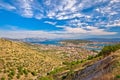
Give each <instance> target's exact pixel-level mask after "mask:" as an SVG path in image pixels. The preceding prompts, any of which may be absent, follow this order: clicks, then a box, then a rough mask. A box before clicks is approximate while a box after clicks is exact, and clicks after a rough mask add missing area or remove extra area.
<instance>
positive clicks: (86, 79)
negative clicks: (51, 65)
mask: <svg viewBox="0 0 120 80" xmlns="http://www.w3.org/2000/svg"><path fill="white" fill-rule="evenodd" d="M115 61H116V60H115V55H109V56H107V57H105V58H103V59H101V60H99V61H97V62H95V63H94V64H92V65H89V66H87V67H85V68H84V69H82V70H78V71H75V72H74V74H72V75H67V76H65V74H63V76H65V78H64V77H63V76H62V79H55V80H101V79H98V77H100V76H103V75H104V74H106V73H109V72H111V71H112V66H113V64H114V62H115Z"/></svg>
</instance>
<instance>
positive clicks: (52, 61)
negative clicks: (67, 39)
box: [0, 39, 96, 80]
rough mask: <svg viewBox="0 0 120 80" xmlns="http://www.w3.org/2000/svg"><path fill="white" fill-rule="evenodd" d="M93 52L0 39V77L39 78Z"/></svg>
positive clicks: (14, 78)
mask: <svg viewBox="0 0 120 80" xmlns="http://www.w3.org/2000/svg"><path fill="white" fill-rule="evenodd" d="M83 54H84V55H83ZM95 54H96V53H94V52H91V51H88V50H84V49H80V48H74V47H57V46H45V45H35V44H29V43H23V42H16V41H10V40H6V39H0V78H1V79H2V80H6V79H7V80H11V79H13V80H35V79H37V80H39V78H40V77H41V76H46V75H47V73H49V72H51V71H52V70H55V69H57V68H60V67H64V66H66V65H65V64H64V63H72V62H74V61H80V60H82V59H85V58H87V57H88V56H89V55H95ZM40 80H41V79H40Z"/></svg>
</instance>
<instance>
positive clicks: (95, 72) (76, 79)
mask: <svg viewBox="0 0 120 80" xmlns="http://www.w3.org/2000/svg"><path fill="white" fill-rule="evenodd" d="M119 71H120V44H116V45H113V46H106V47H104V48H103V49H102V51H101V52H100V53H99V54H98V55H97V56H95V57H93V58H91V59H87V60H86V61H84V62H82V63H80V64H76V65H74V66H71V68H70V69H69V70H68V71H67V72H63V73H62V72H60V73H57V74H54V75H53V77H54V79H55V80H120V72H119Z"/></svg>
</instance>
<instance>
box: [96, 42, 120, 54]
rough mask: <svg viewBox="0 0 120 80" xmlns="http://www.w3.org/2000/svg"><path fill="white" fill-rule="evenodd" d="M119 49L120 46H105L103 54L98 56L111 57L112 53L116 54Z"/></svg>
mask: <svg viewBox="0 0 120 80" xmlns="http://www.w3.org/2000/svg"><path fill="white" fill-rule="evenodd" d="M118 49H120V44H116V45H109V46H105V47H104V48H103V49H102V50H101V52H100V53H99V54H98V56H102V55H103V56H107V55H109V54H110V53H111V52H115V51H117V50H118Z"/></svg>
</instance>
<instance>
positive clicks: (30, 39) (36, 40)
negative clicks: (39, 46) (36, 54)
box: [5, 38, 49, 43]
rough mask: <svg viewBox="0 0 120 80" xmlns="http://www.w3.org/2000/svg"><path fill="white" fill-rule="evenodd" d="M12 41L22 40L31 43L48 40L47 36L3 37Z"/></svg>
mask: <svg viewBox="0 0 120 80" xmlns="http://www.w3.org/2000/svg"><path fill="white" fill-rule="evenodd" d="M5 39H9V40H13V41H22V42H31V43H34V42H35V43H37V42H43V41H46V40H49V39H47V38H22V39H11V38H5Z"/></svg>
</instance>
